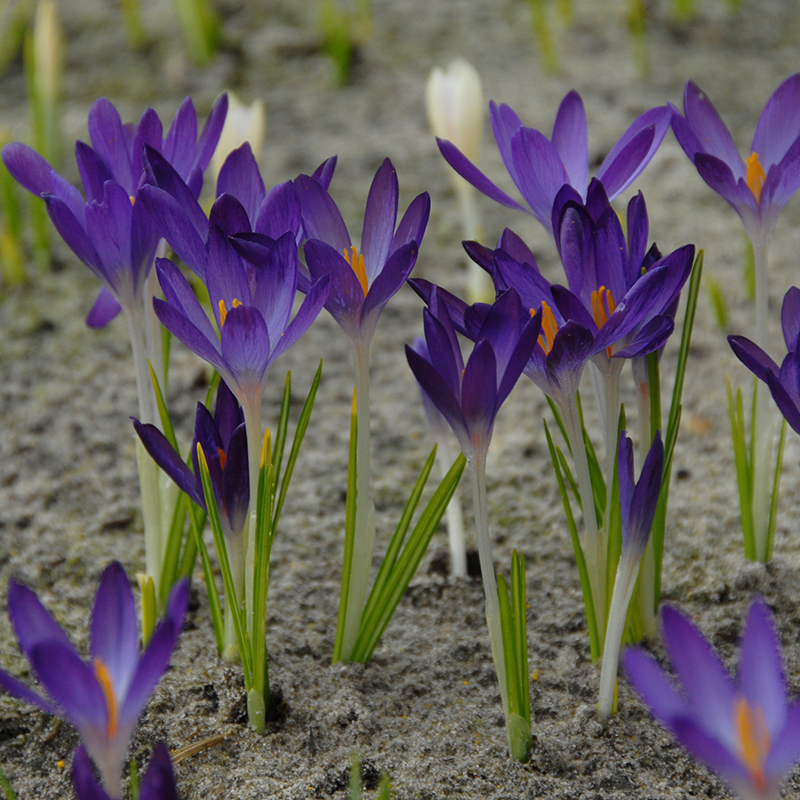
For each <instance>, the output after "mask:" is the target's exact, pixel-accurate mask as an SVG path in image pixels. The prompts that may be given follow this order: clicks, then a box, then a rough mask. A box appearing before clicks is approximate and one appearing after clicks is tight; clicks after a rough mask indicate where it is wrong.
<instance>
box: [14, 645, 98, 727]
mask: <svg viewBox="0 0 800 800" xmlns="http://www.w3.org/2000/svg"><path fill="white" fill-rule="evenodd" d="M30 662H31V666H32V667H33V671H34V672H35V673H36V677H37V679H38V681H39V683H41V684H42V686H44V688H45V689H46V690H47V693H48V694H49V695H50V696H51V697H52V698H53V700H54V701H55V703H56V704H57V705H58V706H59V708H61V709H62V710H63V712H64V716H65V717H66V718H67V719H68V720H69V721H70V722H71V723H72V724H73V725H74V726H75V727H76V728H78V729H79V730H80V729H81V728H82V727H84V726H92V727H95V728H100V729H103V730H105V729H106V728H107V727H108V710H107V707H106V698H105V695H104V694H103V689H102V688H101V687H100V683H99V682H98V680H97V677H96V676H95V673H94V670H93V669H92V668H91V667H90V666H89V665H88V664H86V663H85V662H84V661H83V660H82V659H81V658H80V656H79V655H78V654H77V653H76V652H75V650H74V648H73V647H72V645H69V646H65V645H64V644H62V643H61V642H56V641H49V642H42V643H40V644H37V645H36V646H35V647H34V648H33V649H32V650H31V653H30Z"/></svg>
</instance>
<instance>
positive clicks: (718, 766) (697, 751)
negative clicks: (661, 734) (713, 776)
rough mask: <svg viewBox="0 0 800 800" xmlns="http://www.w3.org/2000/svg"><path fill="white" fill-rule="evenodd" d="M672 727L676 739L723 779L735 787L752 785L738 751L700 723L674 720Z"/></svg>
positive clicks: (690, 719) (689, 720)
mask: <svg viewBox="0 0 800 800" xmlns="http://www.w3.org/2000/svg"><path fill="white" fill-rule="evenodd" d="M729 724H730V723H729ZM670 727H671V728H672V732H673V733H674V734H675V738H676V739H677V740H678V741H679V742H680V743H681V744H682V745H683V746H684V747H685V748H686V749H687V750H688V751H689V752H690V753H691V754H692V755H693V756H694V757H695V758H696V759H698V760H699V761H702V762H703V763H704V764H705V765H706V766H707V767H709V768H710V769H712V770H714V772H716V773H717V774H718V775H719V776H720V777H721V778H723V779H724V780H726V781H728V782H729V783H733V784H734V785H736V784H738V785H740V786H741V785H745V786H749V785H751V782H752V781H751V777H750V773H749V772H748V771H747V768H746V767H745V765H744V763H743V762H742V760H741V759H740V757H739V755H738V754H737V753H736V750H735V749H733V748H732V747H731V746H730V745H728V744H726V743H724V742H723V741H721V740H720V739H718V738H717V737H715V736H714V735H713V734H711V733H710V732H708V731H707V730H705V729H704V727H702V726H701V724H700V723H699V722H698V721H696V720H694V719H692V718H686V717H682V718H678V719H676V720H674V721H673V723H672V725H671V726H670Z"/></svg>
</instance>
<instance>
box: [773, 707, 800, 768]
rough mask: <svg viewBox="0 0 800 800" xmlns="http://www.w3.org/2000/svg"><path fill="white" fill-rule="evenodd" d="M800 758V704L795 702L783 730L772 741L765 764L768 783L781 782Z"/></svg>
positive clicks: (787, 715)
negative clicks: (799, 757)
mask: <svg viewBox="0 0 800 800" xmlns="http://www.w3.org/2000/svg"><path fill="white" fill-rule="evenodd" d="M798 756H800V702H795V703H794V705H793V706H792V707H791V709H790V710H789V712H788V713H787V714H786V722H785V723H784V726H783V730H781V731H780V732H779V733H778V734H777V736H775V737H774V738H773V739H772V746H771V748H770V751H769V755H768V756H767V760H766V763H765V764H764V772H765V774H766V779H767V782H772V781H773V780H775V781H779V780H780V779H781V778H782V777H783V776H784V775H785V774H786V773H787V772H789V771H791V769H792V768H793V767H794V766H795V764H797V759H798Z"/></svg>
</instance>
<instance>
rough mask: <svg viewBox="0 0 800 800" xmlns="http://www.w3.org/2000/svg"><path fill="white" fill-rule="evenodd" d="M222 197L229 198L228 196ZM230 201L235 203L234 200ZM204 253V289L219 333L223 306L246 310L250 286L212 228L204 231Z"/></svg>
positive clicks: (235, 256) (233, 253) (228, 247)
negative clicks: (240, 307) (238, 307)
mask: <svg viewBox="0 0 800 800" xmlns="http://www.w3.org/2000/svg"><path fill="white" fill-rule="evenodd" d="M224 196H225V197H230V195H224ZM231 200H232V201H233V202H236V201H235V200H234V198H231ZM237 205H238V203H237ZM206 251H207V253H208V255H207V261H206V263H207V267H206V288H207V289H208V297H209V300H210V301H211V310H212V312H213V313H214V318H215V319H216V321H217V327H218V328H220V329H221V328H222V307H223V306H224V308H225V311H226V312H227V311H230V310H231V309H232V308H233V307H234V305H235V304H237V303H242V304H244V305H246V306H249V305H251V304H252V302H253V300H252V297H251V294H250V284H249V281H248V279H247V271H246V270H245V268H244V265H243V264H242V260H241V259H240V258H239V255H238V253H237V252H236V251H235V250H234V249H233V247H232V246H231V244H230V242H229V241H228V237H227V236H226V235H225V233H224V231H222V230H220V228H218V227H217V226H216V225H213V224H212V225H211V226H210V228H209V230H208V242H207V244H206Z"/></svg>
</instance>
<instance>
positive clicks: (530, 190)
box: [437, 91, 672, 239]
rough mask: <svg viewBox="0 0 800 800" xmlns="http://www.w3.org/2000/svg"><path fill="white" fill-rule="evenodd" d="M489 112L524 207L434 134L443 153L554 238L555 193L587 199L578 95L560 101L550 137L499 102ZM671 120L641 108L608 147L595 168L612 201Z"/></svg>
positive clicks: (667, 112)
mask: <svg viewBox="0 0 800 800" xmlns="http://www.w3.org/2000/svg"><path fill="white" fill-rule="evenodd" d="M489 111H490V115H491V119H492V128H493V130H494V136H495V139H496V140H497V146H498V147H499V148H500V155H501V156H502V157H503V162H504V163H505V165H506V169H507V170H508V172H509V174H510V175H511V178H512V180H513V181H514V183H515V184H516V186H517V188H518V189H519V191H520V193H521V194H522V196H523V198H524V199H525V202H526V203H527V204H528V208H526V207H525V206H523V205H522V204H521V203H519V202H517V201H516V200H514V199H513V198H512V197H510V196H509V195H507V194H506V193H505V192H504V191H503V190H502V189H500V188H499V187H498V186H497V185H496V184H495V183H493V182H492V181H491V180H490V179H489V178H487V177H486V176H485V175H484V174H483V173H482V172H481V171H480V170H479V169H478V168H477V167H476V166H475V165H474V164H472V162H470V161H469V160H468V159H467V157H466V156H465V155H464V154H463V153H461V151H460V150H459V149H458V148H457V147H456V146H455V145H454V144H452V142H448V141H446V140H444V139H437V141H438V144H439V149H440V150H441V152H442V155H443V156H444V158H445V160H446V161H447V163H448V164H450V166H451V167H452V168H453V169H454V170H455V171H456V172H457V173H458V174H459V175H461V176H462V177H463V178H464V179H465V180H467V181H468V182H469V183H471V184H472V185H473V186H474V187H475V188H476V189H478V190H479V191H481V192H483V193H484V194H485V195H487V196H488V197H490V198H492V200H495V201H496V202H498V203H501V204H502V205H504V206H507V207H509V208H514V209H518V210H519V211H525V212H528V213H531V214H533V216H535V217H536V219H538V220H539V222H541V223H542V225H543V226H544V227H545V230H547V231H548V232H549V233H550V235H551V236H552V237H553V238H554V239H555V238H556V229H555V228H554V226H553V221H552V211H553V203H554V202H555V199H556V196H557V195H558V192H559V191H560V189H561V187H562V186H564V185H565V184H567V185H569V186H571V187H573V189H574V190H575V191H576V192H577V193H578V195H579V196H580V197H581V198H584V199H585V198H586V188H587V184H588V182H589V136H588V129H587V125H586V112H585V110H584V108H583V101H582V100H581V98H580V95H579V94H578V93H577V92H575V91H572V92H570V93H569V94H568V95H567V96H566V97H565V98H564V99H563V100H562V101H561V105H560V106H559V109H558V113H557V114H556V120H555V123H554V125H553V135H552V137H551V138H550V139H548V138H547V137H546V136H545V135H544V134H543V133H541V132H540V131H537V130H534V129H533V128H526V127H525V126H524V125H523V124H522V121H521V120H520V118H519V117H518V116H517V115H516V113H515V112H514V111H513V110H512V109H511V108H509V107H508V106H507V105H505V104H504V105H500V106H498V105H496V104H495V103H494V102H492V103H490V104H489ZM671 119H672V111H671V109H670V108H669V107H668V106H659V107H658V108H652V109H650V110H649V111H645V113H644V114H642V115H640V116H639V117H637V119H636V120H635V121H634V122H633V124H632V125H631V126H630V127H629V128H628V130H626V131H625V133H623V134H622V137H621V138H620V140H619V141H618V142H617V143H616V144H615V145H614V147H613V148H612V149H611V152H610V153H609V154H608V155H607V156H606V158H605V160H604V161H603V163H602V164H601V165H600V169H598V171H597V178H598V179H599V180H601V181H602V182H603V185H604V186H605V187H606V191H607V192H608V195H609V197H610V198H611V199H612V200H613V199H614V198H615V197H616V196H617V195H619V194H620V193H621V192H623V191H625V189H627V188H628V186H630V185H631V183H632V182H633V181H634V180H635V179H636V177H637V176H638V175H639V174H640V173H641V171H642V170H643V169H644V168H645V167H646V166H647V165H648V164H649V163H650V160H651V159H652V158H653V156H654V155H655V153H656V150H658V148H659V146H660V145H661V142H662V141H663V140H664V136H665V135H666V133H667V131H668V130H669V125H670V121H671Z"/></svg>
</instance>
